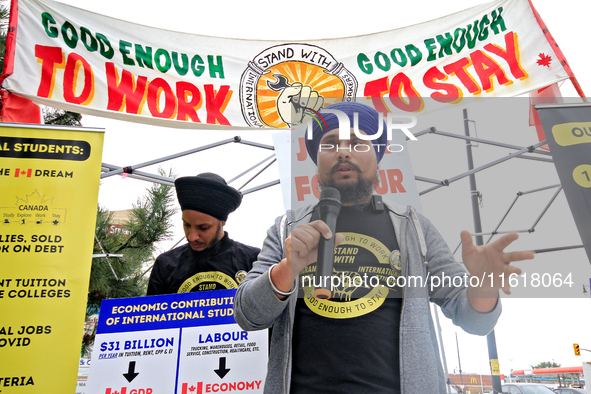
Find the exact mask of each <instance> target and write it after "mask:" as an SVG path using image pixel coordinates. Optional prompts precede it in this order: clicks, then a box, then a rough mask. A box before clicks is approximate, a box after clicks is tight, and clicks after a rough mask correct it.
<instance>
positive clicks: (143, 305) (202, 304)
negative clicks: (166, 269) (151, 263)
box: [96, 289, 236, 334]
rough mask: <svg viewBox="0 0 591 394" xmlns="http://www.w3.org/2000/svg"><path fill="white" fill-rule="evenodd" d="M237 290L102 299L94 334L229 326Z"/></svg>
mask: <svg viewBox="0 0 591 394" xmlns="http://www.w3.org/2000/svg"><path fill="white" fill-rule="evenodd" d="M235 294H236V289H230V290H214V291H200V292H193V293H181V294H167V295H159V296H149V297H135V298H119V299H111V300H103V302H102V304H101V312H100V317H99V322H98V326H97V331H96V332H97V334H108V333H116V332H129V331H146V330H160V329H167V328H181V327H196V326H211V325H218V324H232V323H235V322H236V321H235V320H234V296H235Z"/></svg>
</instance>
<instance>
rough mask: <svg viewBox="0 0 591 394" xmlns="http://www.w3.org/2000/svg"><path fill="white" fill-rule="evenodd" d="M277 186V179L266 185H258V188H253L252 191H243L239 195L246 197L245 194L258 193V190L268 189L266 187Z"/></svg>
mask: <svg viewBox="0 0 591 394" xmlns="http://www.w3.org/2000/svg"><path fill="white" fill-rule="evenodd" d="M278 184H279V179H276V180H274V181H271V182H267V183H265V184H262V185H259V186H256V187H253V188H252V189H248V190H245V191H243V192H241V193H242V195H243V196H244V195H246V194H249V193H253V192H257V191H259V190H262V189H266V188H268V187H271V186H275V185H278Z"/></svg>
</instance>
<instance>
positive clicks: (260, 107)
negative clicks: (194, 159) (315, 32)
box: [3, 0, 569, 128]
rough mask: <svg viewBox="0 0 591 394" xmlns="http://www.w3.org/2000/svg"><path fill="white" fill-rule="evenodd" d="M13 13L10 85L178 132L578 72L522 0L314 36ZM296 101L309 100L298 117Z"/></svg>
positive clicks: (49, 9)
mask: <svg viewBox="0 0 591 394" xmlns="http://www.w3.org/2000/svg"><path fill="white" fill-rule="evenodd" d="M18 10H19V12H18V21H17V23H16V24H13V25H15V26H16V29H15V33H14V34H16V42H15V57H14V59H8V61H9V62H12V61H14V67H13V68H9V69H10V70H14V71H13V72H12V74H11V75H9V76H8V77H7V78H6V79H5V81H4V84H3V87H4V88H5V89H7V90H8V91H10V92H12V93H15V94H17V95H19V96H22V97H25V98H28V99H30V100H32V101H34V102H36V103H41V104H47V105H51V106H53V107H57V108H62V109H66V110H70V111H74V112H79V113H85V114H91V115H97V116H104V117H111V118H116V119H121V120H128V121H135V122H145V123H150V124H161V125H166V126H170V127H184V128H211V126H212V125H216V126H217V127H224V128H229V127H254V128H262V127H271V128H289V127H292V126H294V125H297V124H299V123H301V121H302V120H303V118H304V117H305V116H306V115H309V114H310V113H312V112H311V111H314V110H318V109H319V108H322V107H323V106H326V105H328V104H330V103H331V102H335V101H351V100H353V99H354V98H355V97H371V98H372V100H373V102H374V106H375V107H376V109H378V110H379V111H380V112H388V111H390V112H392V111H406V112H413V113H418V112H423V111H426V110H428V109H429V108H428V105H427V103H426V102H425V101H424V100H423V98H427V97H430V98H432V99H433V100H432V102H433V103H437V104H443V105H455V104H459V103H461V102H462V100H463V99H464V98H468V97H506V96H515V95H520V94H523V93H527V92H529V91H533V90H537V89H541V88H543V87H545V86H548V85H550V84H553V83H555V82H558V81H562V80H564V79H566V78H569V73H568V72H567V71H568V70H566V69H565V68H566V66H563V65H566V64H567V63H566V62H564V61H563V59H562V58H560V57H559V56H558V55H557V53H556V52H555V50H554V47H553V46H552V45H551V44H550V43H549V39H548V37H547V36H546V35H545V34H544V31H543V29H542V28H541V27H540V22H539V21H538V20H537V19H536V15H535V13H534V12H533V10H532V8H531V5H530V3H529V2H528V1H527V0H516V1H514V0H511V1H509V0H503V1H497V2H494V3H489V4H484V5H479V6H476V7H473V8H471V9H468V10H465V11H462V12H458V13H455V14H452V15H448V16H446V17H443V18H439V19H436V20H433V21H429V22H425V23H421V24H418V25H413V26H409V27H405V28H401V29H396V30H391V31H386V32H382V33H376V34H369V35H364V36H358V37H347V38H339V39H330V40H310V41H307V42H282V41H273V40H241V39H227V38H217V37H204V36H199V35H191V34H185V33H178V32H173V31H167V30H160V29H155V28H151V27H147V26H142V25H137V24H132V23H128V22H125V21H122V20H118V19H113V18H108V17H105V16H102V15H98V14H95V13H91V12H88V11H84V10H81V9H78V8H75V7H71V6H67V5H64V4H60V3H57V2H53V1H51V0H43V1H42V0H19V6H18ZM292 97H303V99H302V100H300V101H299V105H300V106H301V109H302V111H301V113H300V114H299V116H297V117H293V116H291V114H290V110H289V108H288V107H290V106H291V104H290V103H289V102H290V100H291V98H292ZM309 97H313V98H315V99H314V100H312V101H308V98H309ZM286 103H287V104H288V105H286Z"/></svg>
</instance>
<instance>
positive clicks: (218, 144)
mask: <svg viewBox="0 0 591 394" xmlns="http://www.w3.org/2000/svg"><path fill="white" fill-rule="evenodd" d="M236 138H240V137H234V138H229V139H226V140H223V141H219V142H216V143H213V144H209V145H205V146H201V147H199V148H195V149H190V150H187V151H184V152H179V153H176V154H174V155H169V156H165V157H162V158H160V159H155V160H151V161H147V162H144V163H140V164H136V165H133V166H128V167H122V168H120V169H117V170H114V171H110V172H104V173H102V174H101V178H107V177H110V176H113V175H118V174H121V173H123V172H126V170H125V169H130V170H132V171H133V170H135V169H136V168H142V167H147V166H151V165H154V164H158V163H162V162H163V161H168V160H171V159H176V158H179V157H182V156H186V155H190V154H192V153H196V152H201V151H204V150H207V149H211V148H215V147H216V146H221V145H225V144H228V143H230V142H236Z"/></svg>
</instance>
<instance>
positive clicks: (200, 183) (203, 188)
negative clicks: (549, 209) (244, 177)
mask: <svg viewBox="0 0 591 394" xmlns="http://www.w3.org/2000/svg"><path fill="white" fill-rule="evenodd" d="M174 186H175V188H176V196H177V198H178V200H179V204H180V206H181V211H184V210H185V209H191V210H193V211H197V212H201V213H205V214H206V215H209V216H213V217H214V218H216V219H218V220H221V221H224V222H225V221H226V220H227V219H228V215H229V214H230V213H232V212H234V211H235V210H236V209H237V208H238V207H239V206H240V203H241V202H242V194H241V193H240V192H239V191H238V190H236V189H234V188H233V187H231V186H228V184H227V183H226V181H225V180H224V178H222V177H221V176H219V175H217V174H214V173H211V172H204V173H202V174H199V175H197V176H185V177H182V178H177V179H176V180H175V181H174Z"/></svg>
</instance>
